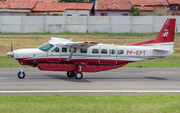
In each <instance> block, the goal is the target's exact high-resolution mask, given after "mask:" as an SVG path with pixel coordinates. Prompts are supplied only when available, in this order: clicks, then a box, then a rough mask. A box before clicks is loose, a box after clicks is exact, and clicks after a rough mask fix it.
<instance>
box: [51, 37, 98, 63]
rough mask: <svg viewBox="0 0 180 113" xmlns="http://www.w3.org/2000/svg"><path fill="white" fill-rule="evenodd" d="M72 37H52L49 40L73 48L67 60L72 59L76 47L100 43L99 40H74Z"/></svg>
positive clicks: (86, 46) (82, 47)
mask: <svg viewBox="0 0 180 113" xmlns="http://www.w3.org/2000/svg"><path fill="white" fill-rule="evenodd" d="M71 40H72V38H71V39H68V40H67V39H64V38H56V37H52V38H51V40H50V41H49V42H58V44H57V46H62V45H63V47H67V48H72V50H71V53H70V55H69V58H68V59H67V62H69V61H70V60H71V57H72V56H73V53H74V51H75V49H80V48H81V49H87V48H89V47H90V46H94V45H97V44H99V42H94V41H84V42H72V41H71Z"/></svg>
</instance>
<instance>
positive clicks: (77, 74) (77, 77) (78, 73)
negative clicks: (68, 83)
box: [75, 71, 83, 79]
mask: <svg viewBox="0 0 180 113" xmlns="http://www.w3.org/2000/svg"><path fill="white" fill-rule="evenodd" d="M75 78H76V79H82V78H83V73H82V72H81V71H77V72H76V73H75Z"/></svg>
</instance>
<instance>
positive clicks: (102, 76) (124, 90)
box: [0, 68, 180, 95]
mask: <svg viewBox="0 0 180 113" xmlns="http://www.w3.org/2000/svg"><path fill="white" fill-rule="evenodd" d="M24 71H25V73H26V77H25V78H24V79H19V78H18V77H17V73H18V72H19V69H0V94H1V95H6V94H54V93H56V92H58V93H60V94H180V69H141V68H138V69H137V68H133V69H124V68H119V69H115V70H110V71H103V72H98V73H83V74H84V77H83V79H81V80H77V79H75V78H68V77H67V76H66V72H51V71H40V70H38V69H24Z"/></svg>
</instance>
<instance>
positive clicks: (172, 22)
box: [131, 18, 176, 46]
mask: <svg viewBox="0 0 180 113" xmlns="http://www.w3.org/2000/svg"><path fill="white" fill-rule="evenodd" d="M175 26H176V19H174V18H169V19H167V20H166V22H165V24H164V26H163V27H162V29H161V31H160V32H159V34H158V36H157V37H156V39H155V40H150V41H146V42H141V43H137V44H132V45H131V46H145V45H146V44H154V43H166V42H174V34H175Z"/></svg>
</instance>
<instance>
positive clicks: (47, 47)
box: [38, 43, 54, 52]
mask: <svg viewBox="0 0 180 113" xmlns="http://www.w3.org/2000/svg"><path fill="white" fill-rule="evenodd" d="M53 46H54V45H52V44H50V43H45V44H43V45H41V46H40V47H38V49H40V50H42V51H45V52H47V51H48V50H50V49H51V48H52V47H53Z"/></svg>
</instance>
